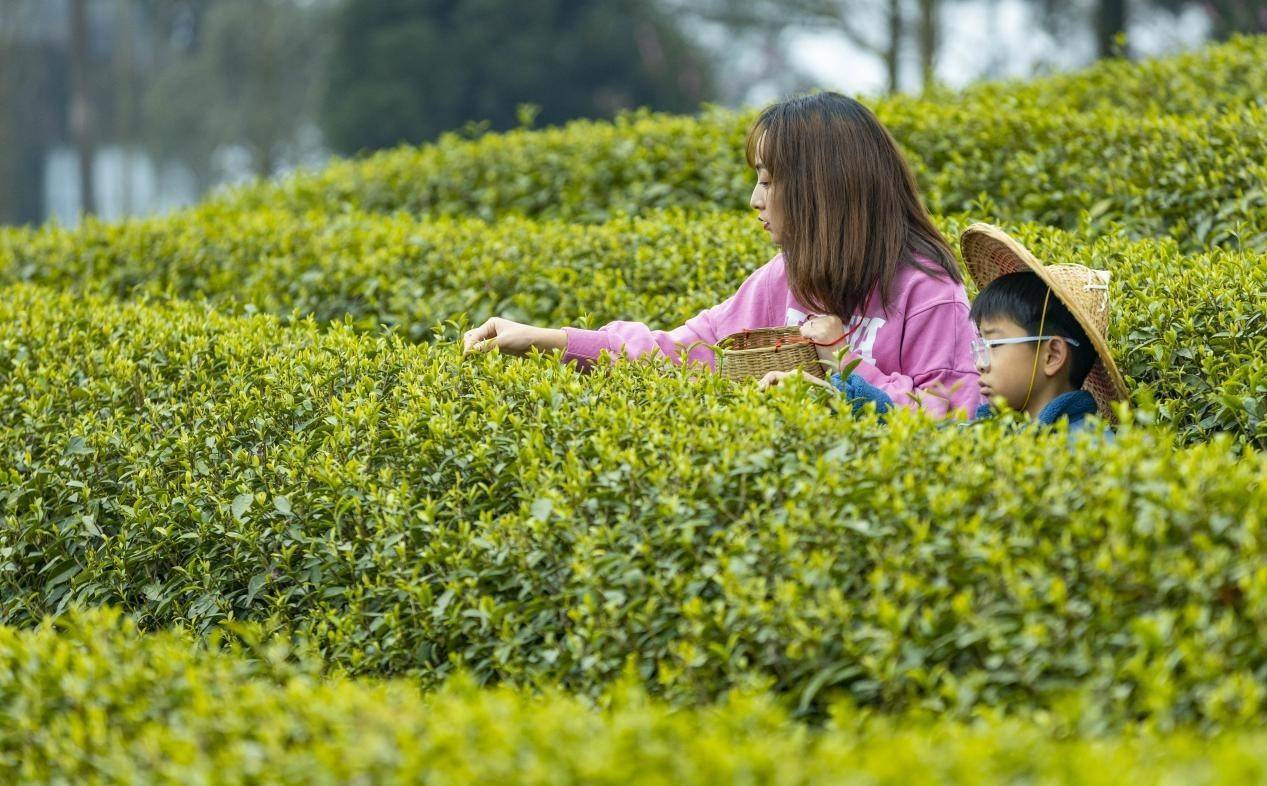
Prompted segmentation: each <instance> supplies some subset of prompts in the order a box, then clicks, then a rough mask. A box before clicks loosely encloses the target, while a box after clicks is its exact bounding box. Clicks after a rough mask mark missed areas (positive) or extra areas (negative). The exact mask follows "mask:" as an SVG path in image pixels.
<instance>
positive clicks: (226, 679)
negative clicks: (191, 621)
mask: <svg viewBox="0 0 1267 786" xmlns="http://www.w3.org/2000/svg"><path fill="white" fill-rule="evenodd" d="M0 705H2V706H4V707H6V712H5V723H4V725H3V727H0V778H2V779H3V780H4V781H5V782H18V781H22V782H41V783H55V782H56V783H68V782H69V783H87V782H93V783H111V784H114V783H118V784H125V783H128V784H130V783H152V784H182V785H183V784H189V783H224V784H237V783H244V784H245V783H250V784H303V786H310V785H312V784H341V783H384V784H391V783H426V784H442V783H446V784H452V783H489V784H492V783H497V784H542V785H543V786H544V785H545V784H548V785H549V786H557V785H559V784H564V785H566V784H586V786H624V785H625V784H635V783H637V784H665V786H668V785H669V784H672V786H691V785H692V784H701V785H702V784H717V783H769V784H780V785H786V786H819V785H820V784H822V785H825V784H858V783H867V784H874V785H875V786H884V785H885V784H893V785H894V786H896V785H897V784H909V783H913V782H918V783H927V784H944V785H946V786H950V785H951V784H963V785H965V786H966V785H967V784H995V783H1036V782H1038V783H1046V784H1066V783H1067V784H1092V785H1094V784H1104V785H1105V786H1108V784H1117V783H1121V782H1122V781H1121V780H1120V779H1121V778H1122V777H1124V776H1125V775H1126V774H1127V773H1129V779H1130V782H1131V783H1134V784H1158V785H1159V786H1160V784H1167V783H1175V782H1177V781H1181V782H1183V783H1186V784H1194V786H1204V785H1205V784H1227V785H1228V786H1231V785H1232V784H1235V785H1236V786H1242V785H1243V784H1249V783H1261V782H1262V781H1263V779H1264V777H1267V756H1265V755H1264V753H1263V751H1264V750H1265V749H1267V748H1265V746H1264V743H1265V742H1267V739H1264V734H1263V732H1261V731H1251V730H1246V731H1236V732H1229V733H1225V734H1223V735H1220V736H1218V737H1215V738H1201V737H1197V736H1195V735H1193V734H1191V733H1190V732H1180V733H1172V734H1169V735H1161V734H1158V733H1156V732H1155V731H1146V732H1143V733H1139V732H1133V733H1131V734H1129V735H1123V736H1109V737H1100V736H1088V735H1083V734H1077V733H1074V734H1071V733H1070V732H1069V730H1068V729H1064V730H1062V723H1061V722H1059V721H1058V720H1052V719H1050V718H1049V719H1047V720H1045V721H1044V720H1031V721H1026V720H1007V719H997V718H991V719H987V720H983V721H982V722H980V723H977V724H974V725H971V726H968V725H962V724H958V723H953V722H946V721H935V720H932V719H930V718H926V717H925V718H896V719H887V718H877V717H868V716H867V715H865V714H863V713H859V712H857V711H856V710H852V709H850V708H848V707H847V706H840V707H838V708H837V709H836V711H835V713H834V718H833V721H832V723H831V724H830V725H829V726H827V727H826V728H823V729H818V730H811V729H808V728H806V727H805V726H803V725H801V724H798V723H794V722H791V721H790V720H789V719H788V716H787V714H786V713H785V712H784V711H782V710H781V709H780V708H779V707H778V706H776V705H775V704H773V703H772V702H771V701H769V699H768V698H764V697H761V696H759V695H756V694H752V693H743V694H738V695H736V696H733V697H731V698H730V699H729V700H728V701H727V702H726V703H725V704H723V705H721V706H718V707H716V708H708V709H700V710H691V711H682V710H675V711H671V710H670V709H669V708H668V707H666V706H664V705H662V704H660V703H659V702H656V701H649V700H648V699H647V698H646V697H645V695H644V694H642V692H641V691H639V690H637V689H630V688H627V687H626V688H621V689H619V690H616V691H614V692H613V693H612V694H611V695H610V696H608V697H606V698H605V701H604V706H603V707H602V708H595V707H594V706H592V705H591V704H589V703H588V702H585V701H581V700H578V699H577V698H574V697H570V696H567V695H565V694H562V693H560V692H559V691H556V690H550V691H547V692H546V694H545V695H544V696H531V695H527V694H525V693H523V692H520V691H515V690H511V689H507V688H501V689H495V690H481V689H478V688H476V687H474V686H473V685H472V684H471V682H470V681H469V680H465V679H462V680H457V681H454V682H452V683H450V684H449V685H447V686H445V687H444V688H443V689H442V690H440V691H438V692H433V693H430V694H425V695H424V694H421V693H420V692H419V691H418V690H417V688H416V686H414V685H410V684H407V683H405V682H404V681H391V682H370V681H364V680H358V681H350V680H346V679H341V678H337V677H332V676H328V675H323V674H322V673H321V670H320V668H319V667H317V666H315V665H314V664H312V663H311V662H310V661H306V660H304V659H302V658H296V657H293V656H292V655H291V654H289V653H288V651H287V649H286V648H285V647H284V646H279V645H276V644H273V645H268V646H259V645H254V646H252V645H249V644H248V645H247V646H242V645H235V646H232V647H229V648H225V649H216V650H206V649H202V648H201V647H200V646H199V645H198V643H197V642H195V641H193V640H192V639H191V638H190V637H188V636H186V635H182V634H179V633H161V634H155V635H148V636H146V635H142V634H139V633H138V632H137V631H136V629H135V628H134V627H133V626H132V625H130V624H128V623H127V622H126V621H124V620H122V619H120V617H119V615H118V614H117V612H111V611H97V612H93V613H86V614H73V615H70V616H68V617H66V618H63V619H62V620H60V621H59V622H58V624H57V626H56V627H52V626H47V625H45V626H41V627H40V628H39V629H37V630H33V631H21V630H14V629H13V628H8V627H0ZM1073 728H1074V729H1077V725H1076V723H1075V724H1074V725H1073Z"/></svg>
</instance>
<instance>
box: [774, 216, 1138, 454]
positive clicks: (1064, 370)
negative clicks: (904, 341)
mask: <svg viewBox="0 0 1267 786" xmlns="http://www.w3.org/2000/svg"><path fill="white" fill-rule="evenodd" d="M960 245H961V248H962V249H963V258H964V263H965V264H966V265H967V267H968V272H969V273H970V274H971V275H972V278H973V280H975V281H976V282H977V285H978V287H980V290H981V293H980V294H979V295H978V296H977V299H976V300H975V301H974V302H973V304H972V308H971V311H970V312H969V315H970V318H971V319H972V321H973V322H974V323H975V324H976V326H977V330H978V332H979V334H980V337H979V338H977V339H976V340H975V341H974V342H973V344H972V353H973V360H974V362H975V363H976V367H977V373H978V374H979V375H980V385H981V393H982V397H983V398H984V399H985V400H986V401H987V402H990V401H991V400H993V399H995V398H996V397H1001V398H1002V399H1003V400H1004V401H1005V402H1006V403H1007V406H1008V407H1010V408H1011V409H1014V410H1018V411H1023V412H1026V413H1028V414H1029V415H1031V416H1032V417H1034V418H1035V419H1036V420H1037V421H1038V422H1039V423H1040V424H1042V425H1044V426H1050V425H1052V424H1053V423H1056V422H1057V421H1059V420H1061V419H1062V418H1063V419H1066V420H1067V421H1068V423H1069V430H1070V431H1075V430H1077V429H1079V428H1082V427H1083V426H1085V425H1086V418H1087V416H1088V415H1091V414H1093V413H1099V415H1100V416H1101V417H1102V418H1103V419H1105V420H1108V421H1112V420H1113V419H1114V414H1113V409H1112V406H1111V405H1112V402H1114V401H1117V400H1120V399H1125V398H1126V397H1127V395H1126V383H1125V381H1124V380H1123V378H1122V374H1121V372H1120V371H1118V368H1117V364H1116V363H1114V362H1113V357H1112V355H1111V354H1110V353H1109V349H1108V345H1107V343H1106V342H1105V338H1104V337H1105V334H1106V333H1107V330H1108V320H1109V292H1108V289H1109V287H1108V281H1109V274H1108V272H1107V271H1104V270H1092V269H1091V268H1089V267H1086V266H1084V265H1050V266H1044V265H1042V264H1041V263H1039V262H1038V260H1036V259H1035V258H1034V256H1033V255H1032V254H1030V252H1029V251H1028V250H1027V249H1026V248H1025V247H1024V246H1022V245H1021V244H1020V243H1018V242H1016V240H1014V239H1013V238H1011V237H1010V236H1008V235H1007V233H1005V232H1004V231H1003V230H1001V229H999V228H998V227H995V226H991V225H989V224H973V225H972V226H971V227H969V228H968V229H967V230H965V231H964V233H963V235H962V236H961V237H960ZM831 319H834V318H825V317H820V318H818V319H817V320H814V321H811V322H809V323H806V326H803V327H802V333H803V334H804V335H806V336H807V337H809V338H811V339H814V340H816V341H819V340H822V341H830V340H832V339H833V338H835V336H836V335H837V334H838V332H839V329H840V326H839V320H836V321H835V322H832V321H831ZM807 328H808V330H807ZM787 373H788V372H772V373H771V374H770V375H767V378H766V379H765V380H762V385H763V386H765V385H767V384H769V383H770V382H772V381H774V380H771V379H770V377H772V376H779V377H782V376H786V375H787ZM811 381H813V382H815V383H816V384H819V385H824V386H830V387H834V388H835V389H837V390H839V391H840V392H842V393H844V394H845V395H846V396H848V398H849V399H850V401H851V402H852V403H853V405H854V408H855V410H856V409H859V408H861V407H862V406H863V405H864V404H866V403H868V402H872V403H874V404H875V406H876V410H877V411H878V412H880V413H883V412H885V411H887V410H888V409H889V408H890V407H891V406H892V405H893V402H892V400H891V399H890V398H889V397H888V396H887V395H886V394H885V393H884V391H882V390H878V389H876V388H873V387H871V386H870V385H868V384H866V382H865V380H862V379H861V378H859V377H858V376H857V375H856V374H851V375H849V376H848V377H846V378H842V377H841V375H840V374H834V375H832V377H831V379H830V382H827V381H822V380H814V379H812V378H811ZM975 414H976V417H977V418H983V417H990V416H992V415H993V414H994V410H993V408H992V405H991V403H983V404H981V406H980V408H979V409H978V410H977V412H976V413H975Z"/></svg>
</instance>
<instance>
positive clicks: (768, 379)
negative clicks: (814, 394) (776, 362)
mask: <svg viewBox="0 0 1267 786" xmlns="http://www.w3.org/2000/svg"><path fill="white" fill-rule="evenodd" d="M789 377H804V378H805V380H806V381H807V382H813V383H814V384H815V385H820V386H822V387H825V388H827V389H828V390H830V391H832V392H835V390H836V388H835V387H833V386H832V384H831V383H830V382H828V381H827V380H825V379H819V378H818V377H815V376H812V375H810V374H806V373H805V372H803V371H800V370H799V369H798V370H796V371H771V372H770V373H768V374H766V375H765V376H764V377H762V378H761V381H760V382H758V383H757V390H768V389H769V388H772V387H774V386H775V385H778V384H779V383H780V382H782V381H783V380H785V379H788V378H789Z"/></svg>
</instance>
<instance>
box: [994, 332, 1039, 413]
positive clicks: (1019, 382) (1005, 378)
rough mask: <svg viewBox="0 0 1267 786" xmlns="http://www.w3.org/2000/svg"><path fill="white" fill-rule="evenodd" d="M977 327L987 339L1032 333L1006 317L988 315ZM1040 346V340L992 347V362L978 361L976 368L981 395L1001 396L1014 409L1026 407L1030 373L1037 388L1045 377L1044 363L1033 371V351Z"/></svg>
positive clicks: (1014, 336)
mask: <svg viewBox="0 0 1267 786" xmlns="http://www.w3.org/2000/svg"><path fill="white" fill-rule="evenodd" d="M977 330H978V332H980V333H981V338H984V339H986V340H987V341H989V340H990V339H995V338H1021V337H1022V336H1028V335H1029V333H1028V332H1027V331H1026V330H1025V328H1023V327H1021V326H1020V325H1018V324H1016V323H1015V322H1013V321H1012V320H1010V319H1007V318H1005V317H986V318H984V319H982V320H981V321H980V322H979V323H978V324H977ZM1039 347H1040V343H1039V342H1037V341H1034V342H1029V343H1025V344H1004V345H1002V346H998V347H990V364H989V366H985V365H983V364H980V363H978V364H977V372H978V373H979V374H980V375H981V395H983V396H985V398H986V399H987V400H989V399H993V398H994V397H995V396H1002V397H1003V398H1005V399H1007V404H1008V406H1009V407H1011V408H1012V409H1020V408H1021V407H1023V406H1024V405H1025V403H1026V399H1027V398H1029V397H1030V393H1031V391H1030V379H1031V377H1032V378H1033V384H1034V387H1035V388H1038V387H1039V386H1040V385H1042V384H1043V382H1044V379H1045V374H1044V370H1043V368H1042V367H1041V364H1040V367H1039V368H1038V371H1037V373H1035V372H1034V354H1035V353H1036V352H1038V350H1039Z"/></svg>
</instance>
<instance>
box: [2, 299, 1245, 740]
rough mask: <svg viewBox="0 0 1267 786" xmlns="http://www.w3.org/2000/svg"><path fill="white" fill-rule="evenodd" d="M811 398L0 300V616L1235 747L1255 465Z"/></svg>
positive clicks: (200, 320) (665, 375)
mask: <svg viewBox="0 0 1267 786" xmlns="http://www.w3.org/2000/svg"><path fill="white" fill-rule="evenodd" d="M820 390H821V389H818V388H814V389H812V390H807V389H805V388H801V387H799V386H792V387H791V388H790V389H788V390H781V391H779V392H778V393H776V394H774V395H764V394H760V393H759V392H758V391H756V390H755V389H754V388H753V387H752V386H737V385H734V384H733V383H730V382H728V381H727V380H724V379H721V378H719V377H716V376H715V375H711V374H703V375H701V374H692V373H690V372H689V371H686V370H682V369H679V368H676V367H665V366H662V365H660V364H654V363H624V364H618V365H616V366H604V367H602V368H599V369H597V370H596V371H594V372H593V373H591V374H588V375H582V374H578V373H576V372H575V371H574V370H573V369H571V368H570V367H567V366H562V365H560V364H557V363H555V362H553V361H551V360H549V359H545V358H529V359H507V358H501V357H498V356H482V357H480V358H478V359H475V360H466V361H463V360H462V359H461V358H460V356H459V355H458V353H457V351H456V350H455V349H454V348H453V347H452V346H428V345H422V346H413V345H409V344H407V343H404V342H402V341H401V340H400V339H398V338H394V337H389V336H366V335H362V334H357V333H355V332H354V331H353V330H351V329H350V328H349V327H347V326H342V325H334V326H331V327H330V328H329V329H328V330H322V329H320V328H319V327H318V326H317V325H316V324H315V323H312V322H304V323H297V324H294V325H291V326H289V327H284V326H281V325H279V324H278V323H277V322H276V321H275V320H273V319H270V318H265V317H254V318H249V319H247V318H233V317H225V316H221V315H217V314H214V313H209V312H207V311H206V310H205V309H203V308H200V307H196V306H192V305H187V304H185V305H181V304H171V305H165V306H153V305H150V306H147V305H143V304H136V303H132V304H125V305H119V304H114V303H110V302H107V301H101V300H98V299H96V298H91V297H90V298H84V297H80V296H74V295H69V294H57V293H49V292H46V291H42V290H40V289H38V288H32V287H28V286H20V287H15V288H10V289H8V290H6V291H5V292H4V297H3V299H2V300H0V456H4V458H5V464H6V469H5V473H6V476H5V478H4V489H5V495H4V497H3V505H2V507H0V513H2V515H3V516H4V519H3V526H2V527H0V559H3V562H0V615H2V618H3V620H4V621H7V622H8V623H11V624H24V625H26V624H32V623H34V622H37V621H38V620H40V619H42V618H44V617H46V616H47V615H50V614H56V613H59V612H62V611H64V610H65V609H66V608H68V607H69V606H70V605H71V604H74V603H78V604H85V605H93V606H96V605H118V606H121V607H123V608H125V609H127V610H128V611H130V612H132V613H135V614H137V615H138V619H139V620H140V621H141V622H142V624H144V625H145V626H146V627H147V628H151V627H157V626H167V625H173V624H177V625H182V626H190V627H191V628H193V629H195V630H198V631H209V630H211V629H213V628H214V626H215V625H216V624H217V623H219V622H221V621H223V620H226V619H257V620H263V619H269V618H271V619H272V620H274V624H275V625H276V626H278V627H279V629H284V630H292V631H297V632H301V633H303V634H304V635H305V636H307V637H310V638H311V639H312V641H313V642H314V643H315V645H316V646H318V647H319V648H320V652H321V654H322V655H323V656H324V657H325V658H327V659H328V660H329V661H330V662H332V663H334V664H337V665H339V666H340V667H341V668H343V669H346V670H348V671H350V672H352V673H374V674H398V673H400V674H405V673H407V674H413V675H416V676H417V677H418V678H419V679H421V680H422V681H423V683H424V684H433V683H435V682H437V681H439V680H442V679H443V678H444V677H445V676H446V675H448V674H450V673H451V672H452V671H453V670H454V669H455V668H458V667H462V668H465V669H467V670H469V671H470V672H471V673H472V674H473V675H475V676H476V677H477V678H478V679H479V680H481V681H511V682H515V683H524V684H534V685H556V686H561V687H563V688H566V689H569V690H576V691H581V692H585V693H591V694H594V693H597V692H600V691H601V690H602V689H603V686H605V685H607V684H609V683H610V682H611V681H612V680H613V679H616V678H617V677H618V676H619V674H620V673H621V672H622V670H624V669H626V668H632V669H633V670H634V671H635V673H636V674H637V675H638V676H639V678H640V679H642V680H644V681H645V682H646V683H647V684H648V685H650V686H652V688H653V689H654V690H656V691H657V692H659V693H661V694H663V695H664V696H665V697H667V698H669V699H671V700H672V701H674V702H678V703H699V702H707V701H711V700H713V699H715V698H717V697H718V696H719V695H721V694H722V693H723V692H725V691H726V690H728V689H729V688H731V687H733V686H735V685H740V684H745V683H746V682H747V681H749V680H750V679H751V678H752V677H753V675H756V676H758V677H760V678H762V679H764V680H767V681H768V682H769V684H770V685H771V687H772V688H773V689H774V690H776V691H777V692H778V693H779V694H780V695H782V696H784V697H785V699H786V700H787V701H788V702H790V703H791V704H792V705H793V706H795V707H797V708H798V709H799V710H800V711H803V712H808V713H820V712H821V711H822V709H823V706H824V705H823V702H824V701H825V700H826V697H829V696H831V695H836V694H840V695H847V696H850V697H852V699H853V700H855V701H857V702H859V703H862V704H865V705H867V706H873V707H879V708H884V709H886V710H893V711H900V710H905V709H909V708H912V707H918V708H924V709H929V710H934V711H939V712H945V713H947V714H950V715H962V714H967V713H971V712H973V711H974V710H976V709H979V708H984V707H1002V708H1008V707H1015V708H1033V707H1044V706H1054V705H1057V704H1059V703H1061V702H1068V701H1078V702H1082V703H1083V705H1085V707H1086V714H1087V715H1088V717H1099V718H1103V719H1104V721H1105V722H1106V723H1120V722H1124V721H1128V720H1131V719H1134V718H1137V717H1149V718H1153V719H1155V720H1157V721H1158V722H1161V723H1202V724H1207V725H1210V726H1218V725H1223V724H1228V723H1239V722H1242V721H1244V720H1246V719H1256V718H1259V717H1260V716H1261V714H1262V711H1263V701H1264V696H1263V691H1262V689H1261V681H1262V678H1263V676H1264V675H1263V674H1262V672H1261V669H1262V664H1263V663H1264V662H1267V651H1265V650H1264V646H1265V645H1264V642H1263V639H1262V637H1261V636H1260V635H1259V633H1260V631H1261V630H1262V626H1263V625H1264V624H1267V568H1263V564H1264V554H1263V550H1264V541H1263V538H1262V535H1261V532H1262V513H1261V511H1263V510H1267V505H1265V504H1264V503H1267V462H1264V459H1263V457H1262V456H1261V455H1259V454H1257V453H1255V452H1252V451H1249V450H1238V449H1234V448H1233V447H1232V445H1231V443H1230V442H1229V441H1228V440H1227V439H1222V438H1220V439H1214V440H1212V441H1211V442H1209V443H1207V444H1203V445H1198V446H1194V447H1191V448H1182V449H1180V448H1177V447H1176V446H1175V444H1174V438H1173V435H1172V434H1170V433H1169V432H1168V431H1166V430H1164V429H1162V430H1157V429H1153V428H1144V427H1138V426H1133V427H1127V428H1125V429H1124V430H1123V432H1122V433H1121V434H1120V435H1119V436H1118V438H1117V439H1116V440H1115V441H1113V442H1112V443H1100V442H1098V441H1096V440H1094V439H1088V440H1085V441H1081V442H1079V443H1078V445H1077V453H1076V455H1077V460H1076V461H1074V460H1070V459H1071V458H1072V456H1073V455H1075V454H1073V453H1071V452H1070V447H1069V446H1068V445H1067V442H1066V436H1065V435H1064V434H1063V433H1060V432H1059V431H1057V432H1054V433H1048V434H1030V433H1015V434H1013V433H1010V432H1011V431H1012V430H1014V427H1013V426H1012V425H1010V424H1009V423H1006V422H997V423H996V422H986V423H978V424H976V425H974V426H971V427H964V426H954V425H952V426H949V427H947V426H939V425H938V424H935V423H932V422H927V421H924V420H922V419H920V418H917V417H913V416H912V417H895V418H892V419H890V421H889V422H888V423H887V424H883V425H882V424H879V423H877V422H876V420H875V418H874V417H873V416H871V417H868V416H864V417H860V418H855V417H852V416H851V415H849V414H848V412H849V410H848V408H847V407H842V406H841V405H840V404H839V402H838V401H836V400H835V399H833V398H831V397H829V396H827V394H826V393H825V392H822V395H823V396H824V397H825V398H823V399H821V400H817V401H816V402H813V403H812V405H810V406H807V405H806V397H807V396H814V395H819V391H820Z"/></svg>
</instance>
